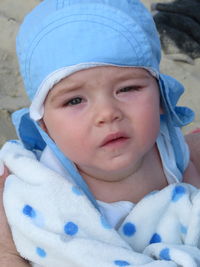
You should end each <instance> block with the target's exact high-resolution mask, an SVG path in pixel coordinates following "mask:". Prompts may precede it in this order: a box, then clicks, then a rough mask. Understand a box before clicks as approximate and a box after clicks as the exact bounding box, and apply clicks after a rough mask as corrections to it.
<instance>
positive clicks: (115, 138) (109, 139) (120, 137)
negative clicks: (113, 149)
mask: <svg viewBox="0 0 200 267" xmlns="http://www.w3.org/2000/svg"><path fill="white" fill-rule="evenodd" d="M127 139H129V137H128V136H127V135H126V134H124V133H122V132H117V133H111V134H109V135H107V136H106V138H104V140H103V142H102V144H101V147H105V146H109V145H115V144H120V143H122V142H124V141H126V140H127Z"/></svg>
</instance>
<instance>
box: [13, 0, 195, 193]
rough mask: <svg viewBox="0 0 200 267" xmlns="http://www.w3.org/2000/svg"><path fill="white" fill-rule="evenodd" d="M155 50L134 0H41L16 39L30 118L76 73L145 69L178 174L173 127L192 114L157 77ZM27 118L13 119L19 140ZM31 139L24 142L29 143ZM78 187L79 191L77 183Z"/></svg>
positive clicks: (147, 18)
mask: <svg viewBox="0 0 200 267" xmlns="http://www.w3.org/2000/svg"><path fill="white" fill-rule="evenodd" d="M160 52H161V49H160V42H159V37H158V34H157V31H156V28H155V24H154V21H153V19H152V16H151V14H150V13H149V12H148V11H147V9H146V8H145V7H144V6H143V4H142V3H141V2H140V1H139V0H44V1H43V2H42V3H41V4H40V5H38V6H37V7H36V8H35V9H34V10H33V11H32V12H31V13H30V14H28V15H27V16H26V18H25V20H24V22H23V24H22V26H21V28H20V31H19V34H18V36H17V54H18V58H19V65H20V70H21V74H22V77H23V79H24V84H25V87H26V91H27V94H28V95H29V97H30V99H31V101H32V102H33V105H32V111H31V112H32V113H33V115H32V116H31V117H32V118H33V119H35V120H37V119H39V118H40V117H37V116H36V118H34V112H35V110H34V109H36V111H37V109H38V110H39V111H38V112H39V113H40V111H41V110H40V109H41V105H42V104H43V101H44V99H45V97H46V95H47V93H48V91H49V90H50V89H51V88H52V86H53V85H54V84H55V83H56V82H58V81H59V80H60V79H62V78H63V77H65V76H67V75H69V74H71V73H73V72H75V71H77V70H81V69H84V68H89V67H94V66H98V65H105V64H108V65H117V66H126V67H128V66H130V67H131V66H135V67H142V68H146V69H148V70H149V71H150V72H151V73H152V74H153V75H154V76H155V77H156V78H157V79H158V82H159V86H160V93H161V101H162V105H163V108H164V111H165V115H164V117H165V120H166V122H167V124H168V127H169V128H170V134H171V141H172V145H173V147H174V152H175V156H176V160H177V166H178V167H179V169H180V170H181V171H183V166H182V156H181V150H180V146H179V140H178V137H177V136H176V131H174V127H182V126H184V125H186V124H188V123H189V122H191V121H192V120H193V117H194V114H193V111H191V110H190V109H189V108H187V107H177V106H176V104H177V101H178V99H179V97H180V95H181V94H182V93H183V91H184V88H183V86H182V85H181V84H180V83H179V82H177V81H176V80H175V79H173V78H171V77H169V76H166V75H163V74H161V73H160V71H159V64H160ZM38 101H39V102H40V104H39V106H37V105H38V103H39V102H38ZM27 114H28V113H27V110H26V111H22V112H18V113H17V115H16V114H15V115H14V120H15V124H16V125H17V129H18V133H19V135H20V136H22V130H20V131H21V132H20V131H19V129H23V127H22V121H23V119H22V118H23V116H26V118H28V117H27V116H28V115H27ZM19 118H20V119H19ZM24 118H25V117H24ZM16 121H17V123H16ZM25 121H27V120H25ZM29 123H30V121H29ZM24 125H25V124H24ZM35 127H37V132H38V131H39V132H40V134H41V135H42V138H43V139H44V140H45V142H46V143H48V145H50V144H51V145H52V146H53V148H52V149H54V150H55V151H57V156H58V158H60V160H61V162H62V163H63V165H66V166H67V164H68V163H69V161H68V163H66V162H65V161H66V160H67V159H64V158H65V157H64V156H63V155H62V156H61V154H62V153H61V151H59V149H58V148H57V147H56V146H55V144H53V141H52V140H50V138H49V137H48V136H47V135H46V134H45V133H44V132H42V130H41V129H40V128H39V127H38V126H37V124H36V123H35ZM33 132H34V131H33ZM23 136H24V133H23ZM31 138H32V139H31ZM31 138H28V139H29V141H30V139H31V140H33V139H34V138H33V137H31ZM25 139H26V138H25ZM36 139H37V138H36ZM37 140H38V139H37ZM41 140H42V139H41ZM40 142H42V141H40ZM26 143H27V142H26ZM29 143H30V142H29ZM37 144H38V141H37ZM29 145H30V144H29ZM42 146H43V145H42ZM42 146H41V147H42ZM70 164H71V163H70ZM67 168H68V169H69V168H74V167H72V165H70V167H67ZM75 173H76V171H75ZM75 173H73V175H75V176H76V174H75ZM77 175H78V174H77ZM79 178H80V177H79ZM79 178H78V179H79ZM80 179H81V178H80ZM75 180H76V178H75ZM77 183H78V184H79V185H80V182H79V181H78V182H77ZM80 186H81V187H82V188H83V187H84V186H83V185H82V182H81V185H80ZM83 190H84V189H83ZM86 191H87V189H86Z"/></svg>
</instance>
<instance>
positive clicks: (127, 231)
mask: <svg viewBox="0 0 200 267" xmlns="http://www.w3.org/2000/svg"><path fill="white" fill-rule="evenodd" d="M135 232H136V227H135V225H134V224H133V223H126V224H124V226H123V233H124V235H126V236H132V235H134V234H135Z"/></svg>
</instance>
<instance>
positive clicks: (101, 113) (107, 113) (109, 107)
mask: <svg viewBox="0 0 200 267" xmlns="http://www.w3.org/2000/svg"><path fill="white" fill-rule="evenodd" d="M122 117H123V113H122V110H121V109H120V108H119V107H118V106H117V105H116V104H114V103H104V104H103V105H99V107H97V108H96V117H95V124H96V125H97V126H101V125H103V124H105V123H112V122H114V121H117V120H119V121H120V120H121V119H122Z"/></svg>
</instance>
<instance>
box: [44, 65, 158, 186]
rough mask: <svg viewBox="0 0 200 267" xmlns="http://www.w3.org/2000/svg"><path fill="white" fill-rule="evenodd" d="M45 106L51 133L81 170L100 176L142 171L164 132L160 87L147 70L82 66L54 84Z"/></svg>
mask: <svg viewBox="0 0 200 267" xmlns="http://www.w3.org/2000/svg"><path fill="white" fill-rule="evenodd" d="M44 109H45V111H44V117H43V127H44V128H45V130H46V131H47V133H48V134H49V135H50V136H51V138H52V139H53V140H54V141H55V143H56V144H57V145H58V147H59V148H60V149H61V150H62V151H63V153H64V154H65V155H66V156H67V157H69V158H70V159H71V160H72V161H73V162H74V163H75V164H76V165H77V166H78V168H79V170H80V172H81V173H85V174H88V175H91V176H92V177H96V178H98V179H108V180H110V181H115V180H117V179H120V178H119V177H121V175H123V174H126V175H128V174H129V173H131V172H134V171H137V169H138V168H139V167H140V165H141V162H142V161H143V160H144V158H145V156H146V155H147V153H148V152H149V151H151V150H152V149H153V147H154V145H155V140H156V138H157V135H158V132H159V122H160V103H159V89H158V86H157V82H156V80H155V79H154V78H153V77H152V76H151V75H150V74H149V73H148V72H147V71H146V70H144V69H139V68H127V67H126V68H124V67H114V66H105V67H95V68H91V69H87V70H81V71H79V72H76V73H74V74H72V75H70V76H69V77H67V78H65V79H63V80H62V81H60V82H59V83H58V84H57V85H55V86H54V88H53V89H52V90H51V91H50V92H49V94H48V96H47V99H46V101H45V105H44Z"/></svg>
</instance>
